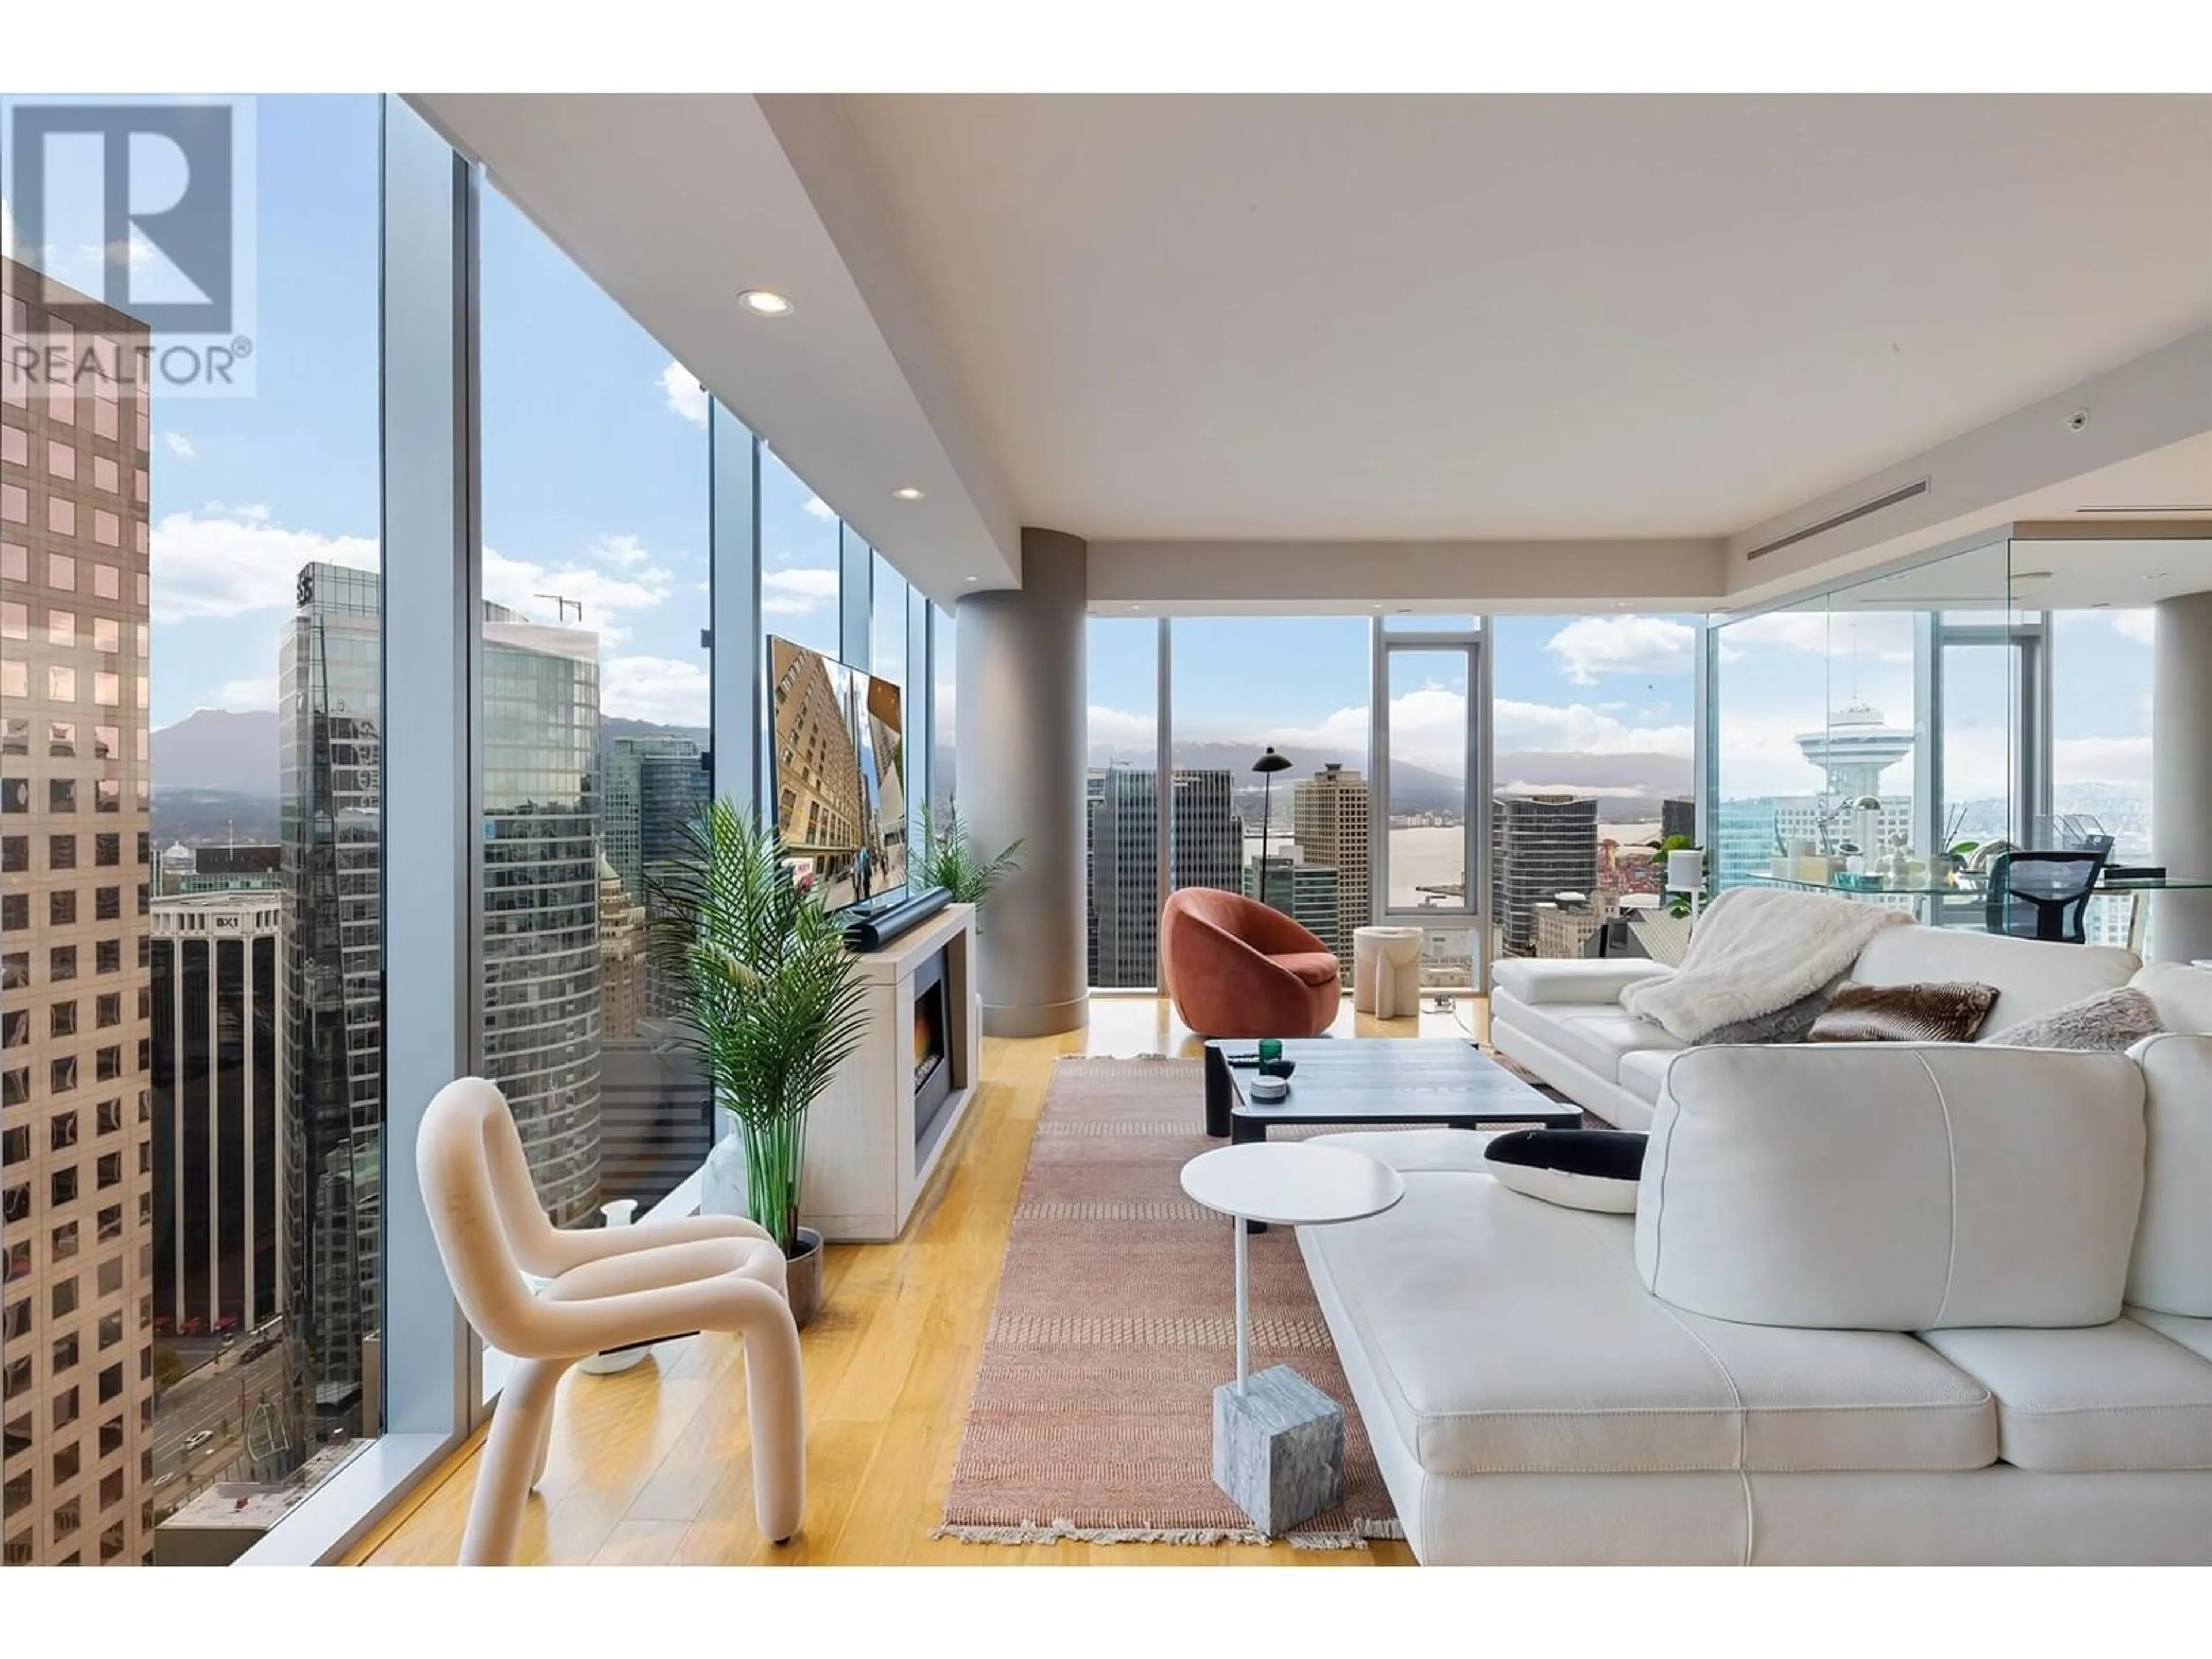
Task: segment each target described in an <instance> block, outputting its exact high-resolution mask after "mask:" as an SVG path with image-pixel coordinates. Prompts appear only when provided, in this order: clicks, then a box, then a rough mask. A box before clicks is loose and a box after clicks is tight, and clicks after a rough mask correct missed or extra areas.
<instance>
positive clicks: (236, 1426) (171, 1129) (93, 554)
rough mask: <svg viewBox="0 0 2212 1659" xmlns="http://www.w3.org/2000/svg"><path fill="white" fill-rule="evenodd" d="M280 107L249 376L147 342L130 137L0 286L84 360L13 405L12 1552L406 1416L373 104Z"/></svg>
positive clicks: (226, 117)
mask: <svg viewBox="0 0 2212 1659" xmlns="http://www.w3.org/2000/svg"><path fill="white" fill-rule="evenodd" d="M154 101H155V102H159V100H154ZM39 106H40V107H43V108H46V109H54V108H55V107H56V106H55V105H53V104H52V102H51V101H50V100H39ZM249 106H250V107H249ZM29 107H30V106H27V105H26V104H25V103H24V102H23V101H21V100H11V101H10V102H9V105H8V107H7V109H6V112H5V113H6V116H7V118H9V133H10V136H11V137H12V138H13V139H14V140H15V142H18V143H21V142H28V141H27V140H26V139H25V137H24V135H25V132H26V131H27V129H26V128H25V126H23V125H21V122H20V120H19V118H20V117H21V116H22V115H23V114H24V112H25V111H26V110H27V108H29ZM106 107H107V108H108V109H109V110H110V111H111V112H112V111H113V110H115V109H116V108H117V107H118V106H112V105H111V106H106ZM122 107H123V108H125V110H126V111H127V109H128V108H131V107H135V106H122ZM218 107H220V108H223V109H225V110H228V111H229V112H228V113H225V114H222V115H219V116H217V117H216V119H218V120H220V121H222V122H223V123H224V124H225V126H226V131H229V132H230V133H231V136H232V137H233V140H234V142H235V143H241V144H245V143H251V142H252V138H253V137H258V146H257V148H258V171H257V175H256V179H257V199H256V207H257V210H258V211H257V213H256V216H255V220H254V225H255V235H254V237H253V239H252V245H251V246H248V247H245V248H243V250H242V252H241V255H240V257H243V258H247V259H250V260H251V261H252V267H253V269H252V276H253V278H254V280H253V281H252V284H251V289H250V292H251V295H252V300H253V302H254V306H255V312H254V314H253V315H252V317H251V319H250V327H249V326H248V322H249V319H246V318H245V317H244V316H243V315H242V314H240V317H239V319H238V321H237V325H236V331H237V333H238V334H240V335H241V336H249V337H250V338H251V340H252V347H251V349H252V376H251V380H250V382H248V381H243V380H241V381H240V382H239V383H237V384H235V385H233V386H222V385H219V384H216V382H215V381H213V380H210V379H207V378H204V377H202V376H195V375H194V374H192V373H191V367H190V365H189V364H188V363H187V362H186V360H185V358H184V357H183V356H181V355H179V354H174V353H169V354H162V353H155V354H154V356H151V357H149V356H147V355H145V348H147V346H148V345H149V340H150V341H152V342H155V343H158V342H159V341H160V340H161V337H160V336H158V335H152V336H149V331H148V327H147V325H146V323H145V322H144V320H143V312H144V308H145V306H146V304H148V303H149V302H150V301H152V300H154V299H157V298H162V297H172V298H173V295H174V290H173V289H171V290H168V291H167V295H161V294H156V293H155V291H154V289H152V288H150V287H149V288H146V289H143V290H142V288H141V286H140V278H139V276H138V268H140V267H141V266H143V265H144V264H147V263H148V261H147V260H145V259H142V258H141V257H140V250H139V249H137V247H135V246H134V248H133V249H132V250H131V258H130V259H129V260H128V261H127V264H126V263H125V262H123V261H120V260H116V261H103V259H102V258H101V246H102V244H101V241H100V237H99V235H98V234H96V227H97V226H98V225H99V223H100V202H101V200H102V199H103V197H102V190H103V181H102V179H101V177H100V167H101V161H100V157H101V155H102V149H101V141H100V139H99V138H98V137H91V138H89V139H88V138H86V137H83V136H82V135H80V136H78V137H76V139H75V140H74V141H73V142H55V143H52V147H51V149H49V150H48V152H47V157H46V160H47V168H46V180H47V187H48V194H47V198H46V204H45V211H46V216H47V218H46V230H47V233H48V234H46V236H45V237H44V238H42V239H41V240H40V242H39V244H38V245H37V246H20V247H19V248H18V249H17V250H16V251H15V257H16V258H19V259H22V260H25V261H27V263H24V264H16V263H12V262H10V263H9V264H6V265H5V267H4V275H5V280H4V283H0V288H4V289H5V295H4V298H0V307H4V314H0V332H4V334H5V336H6V341H5V346H6V349H5V350H4V351H0V358H4V359H5V360H6V361H7V362H9V363H15V362H17V361H18V357H17V353H18V351H19V350H20V349H22V348H25V347H34V348H36V349H39V350H40V351H41V352H42V353H44V352H47V351H57V352H58V356H52V357H49V358H48V359H47V361H49V362H65V363H68V364H69V365H70V372H68V373H65V374H57V375H52V376H49V377H46V378H45V379H43V380H36V381H33V380H27V379H24V378H20V377H16V378H11V379H10V380H9V383H8V384H7V385H6V386H4V387H0V496H3V497H4V501H0V520H5V521H4V522H0V617H4V621H5V625H4V628H0V633H3V634H4V636H5V637H4V638H0V662H4V664H5V676H6V680H7V684H6V687H5V690H6V694H7V695H6V699H5V702H6V708H5V720H4V730H5V744H4V751H5V752H4V756H0V776H3V777H4V780H5V782H4V786H0V787H3V788H4V793H5V805H6V808H7V811H6V814H5V816H4V818H3V819H0V842H4V847H5V852H6V857H5V860H4V863H5V873H4V876H0V891H4V893H5V895H6V897H5V900H4V903H5V908H6V915H7V921H8V931H7V936H6V939H5V950H6V952H7V964H6V965H7V985H6V994H5V1003H6V1011H7V1012H6V1018H7V1032H6V1050H5V1055H4V1063H5V1066H6V1067H7V1070H8V1073H9V1093H8V1108H9V1110H8V1116H7V1120H6V1121H7V1128H6V1135H7V1145H6V1158H5V1170H4V1176H0V1179H3V1180H4V1182H5V1186H6V1200H7V1203H6V1214H5V1229H6V1235H7V1240H8V1250H9V1257H8V1269H7V1279H8V1282H7V1284H6V1285H5V1288H4V1291H0V1295H4V1298H5V1301H6V1304H7V1306H6V1313H7V1318H6V1326H5V1334H4V1337H0V1362H4V1365H5V1375H6V1378H7V1386H6V1388H5V1390H4V1393H5V1400H4V1404H0V1413H4V1416H5V1419H6V1431H7V1432H6V1438H5V1454H4V1455H5V1474H6V1498H5V1505H4V1513H0V1540H4V1542H5V1552H6V1554H5V1559H6V1560H7V1561H8V1562H9V1563H10V1564H18V1563H40V1562H43V1563H70V1564H84V1565H93V1564H96V1563H136V1562H138V1561H141V1560H145V1559H150V1558H151V1556H152V1553H153V1551H154V1547H155V1528H177V1529H189V1528H193V1527H196V1526H205V1527H210V1528H212V1527H218V1526H228V1525H231V1524H233V1523H232V1522H231V1519H230V1517H231V1514H232V1510H233V1504H231V1502H230V1501H229V1500H228V1498H217V1497H216V1496H215V1494H214V1493H213V1492H210V1487H212V1486H216V1484H217V1483H247V1484H254V1485H263V1486H274V1487H279V1488H290V1489H298V1488H301V1487H304V1486H310V1485H312V1484H313V1483H314V1482H315V1481H316V1480H319V1479H320V1478H321V1477H322V1476H323V1475H325V1474H327V1473H329V1471H330V1470H331V1468H333V1467H334V1466H335V1465H336V1464H337V1462H340V1461H341V1460H343V1458H344V1457H345V1456H347V1455H349V1453H350V1451H351V1450H352V1449H354V1448H355V1447H356V1446H357V1445H359V1444H361V1443H363V1441H364V1439H365V1437H368V1436H370V1435H374V1433H375V1432H376V1431H377V1427H378V1424H377V1420H376V1412H375V1401H376V1397H377V1393H378V1386H377V1385H378V1379H377V1377H376V1376H375V1367H376V1357H375V1354H376V1339H377V1334H378V1332H379V1329H380V1304H381V1298H382V1296H383V1291H384V1286H383V1282H382V1254H381V1231H380V1224H381V1208H380V1197H381V1186H380V1182H381V1178H382V1168H383V1158H382V1155H381V1154H382V1148H381V1147H380V1145H379V1128H380V1123H381V1120H382V1099H381V1094H380V1075H379V1069H378V1066H377V1055H378V1054H379V1051H380V1043H381V1041H382V1037H381V1029H380V1027H381V994H380V984H381V975H380V969H381V963H380V957H379V941H378V937H377V915H378V908H379V894H380V886H381V879H382V877H381V870H380V830H379V779H380V767H379V761H380V722H379V701H380V619H379V616H378V611H377V606H376V604H375V593H376V588H377V580H378V578H377V572H378V568H379V563H380V558H379V541H380V535H379V453H380V439H379V434H378V396H379V393H378V375H379V335H378V234H379V179H378V128H379V100H377V99H375V98H373V97H340V98H307V97H275V98H263V99H259V100H248V106H236V107H233V106H218ZM256 126H258V133H255V132H254V128H255V127H256ZM249 153H251V152H249ZM88 224H89V225H91V226H93V227H94V228H95V231H94V234H70V231H69V230H68V228H69V227H76V228H82V227H83V226H85V225H88ZM148 252H149V253H150V252H151V250H150V248H149V250H148ZM240 291H241V293H244V292H246V291H248V290H246V289H241V290H240ZM5 372H6V371H5V370H0V373H5Z"/></svg>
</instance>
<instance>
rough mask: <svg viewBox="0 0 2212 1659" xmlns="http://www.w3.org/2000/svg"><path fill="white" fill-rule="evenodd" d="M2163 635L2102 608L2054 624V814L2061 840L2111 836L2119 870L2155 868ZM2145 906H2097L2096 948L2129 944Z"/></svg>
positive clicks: (2093, 908)
mask: <svg viewBox="0 0 2212 1659" xmlns="http://www.w3.org/2000/svg"><path fill="white" fill-rule="evenodd" d="M2155 626H2156V616H2155V613H2154V612H2153V611H2148V610H2120V609H2118V608H2115V607H2100V608H2099V609H2095V610H2087V611H2054V612H2052V613H2051V629H2050V635H2049V637H2050V641H2051V646H2050V649H2051V810H2052V811H2053V812H2054V813H2055V814H2056V815H2057V817H2058V818H2059V820H2060V826H2059V827H2060V832H2061V833H2072V834H2078V835H2082V836H2091V835H2104V836H2111V837H2112V861H2113V862H2114V863H2116V864H2138V865H2140V864H2148V863H2150V862H2151V861H2152V848H2151V838H2150V811H2151V787H2150V786H2151V754H2150V714H2151V642H2152V634H2153V630H2154V628H2155ZM2189 873H2194V872H2189ZM2143 902H2147V901H2144V900H2142V899H2140V898H2138V897H2136V896H2112V895H2108V896H2102V897H2100V898H2098V899H2096V900H2095V901H2093V902H2092V903H2091V905H2090V907H2089V910H2088V914H2087V917H2086V919H2085V921H2086V926H2087V931H2088V933H2089V935H2090V937H2091V939H2093V940H2095V941H2097V942H2099V943H2101V944H2120V945H2124V944H2126V943H2127V942H2128V940H2129V939H2130V931H2131V927H2132V924H2133V922H2134V921H2135V920H2136V917H2135V914H2134V908H2135V906H2136V904H2138V903H2143ZM2151 919H2152V918H2150V917H2148V916H2147V917H2146V918H2145V920H2146V921H2149V920H2151Z"/></svg>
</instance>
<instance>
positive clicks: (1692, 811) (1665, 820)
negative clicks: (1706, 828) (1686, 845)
mask: <svg viewBox="0 0 2212 1659" xmlns="http://www.w3.org/2000/svg"><path fill="white" fill-rule="evenodd" d="M1659 834H1660V836H1661V838H1662V839H1664V838H1666V837H1668V836H1688V837H1689V838H1690V839H1691V840H1692V841H1693V842H1694V841H1696V840H1697V838H1698V802H1697V798H1696V797H1695V796H1692V795H1668V796H1667V797H1665V798H1664V799H1662V800H1661V801H1660V803H1659Z"/></svg>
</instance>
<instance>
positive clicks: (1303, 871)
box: [1244, 853, 1352, 973]
mask: <svg viewBox="0 0 2212 1659" xmlns="http://www.w3.org/2000/svg"><path fill="white" fill-rule="evenodd" d="M1266 875H1267V883H1266V885H1267V890H1266V892H1265V893H1264V894H1262V892H1261V861H1260V860H1258V859H1257V858H1255V859H1252V860H1249V862H1248V863H1247V864H1246V865H1245V866H1244V896H1245V897H1246V898H1262V897H1264V898H1265V900H1266V902H1267V903H1269V904H1271V905H1273V907H1274V908H1276V909H1278V910H1280V911H1281V912H1282V913H1283V914H1284V915H1286V916H1288V917H1290V918H1291V921H1295V922H1297V924H1298V926H1300V927H1304V929H1305V930H1306V931H1307V932H1308V933H1311V934H1313V935H1314V937H1315V938H1316V939H1319V940H1321V942H1322V944H1323V945H1327V946H1328V948H1329V949H1330V950H1331V951H1335V952H1336V953H1337V955H1338V956H1339V957H1342V958H1343V960H1344V965H1345V969H1346V972H1347V973H1348V972H1350V970H1351V967H1352V959H1351V958H1352V952H1351V951H1350V950H1348V949H1347V948H1346V945H1347V943H1348V940H1349V935H1340V934H1339V933H1337V927H1338V918H1339V917H1340V915H1341V914H1342V912H1341V908H1340V907H1341V900H1340V897H1339V896H1338V893H1339V890H1338V885H1337V883H1338V872H1336V871H1334V870H1332V869H1330V868H1329V867H1328V866H1327V865H1325V864H1307V863H1304V862H1303V861H1302V860H1297V859H1295V858H1293V857H1292V856H1291V854H1287V853H1270V854H1267V870H1266Z"/></svg>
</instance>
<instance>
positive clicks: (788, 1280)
mask: <svg viewBox="0 0 2212 1659" xmlns="http://www.w3.org/2000/svg"><path fill="white" fill-rule="evenodd" d="M783 1293H784V1297H785V1299H786V1300H787V1301H788V1302H789V1303H790V1304H791V1317H792V1321H793V1323H795V1324H796V1325H797V1326H798V1327H799V1329H800V1330H802V1331H803V1330H805V1328H807V1327H808V1326H809V1325H811V1324H812V1323H813V1322H814V1316H815V1315H817V1314H818V1313H820V1312H821V1311H822V1235H821V1234H820V1233H817V1232H816V1231H814V1229H813V1228H811V1227H801V1228H800V1229H799V1242H798V1248H797V1249H796V1251H795V1252H794V1253H793V1255H787V1256H786V1257H785V1258H784V1259H783Z"/></svg>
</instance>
